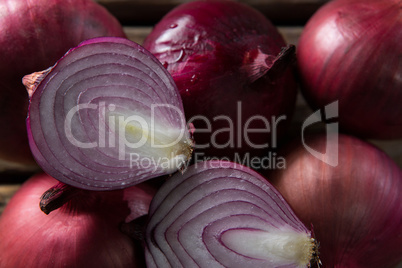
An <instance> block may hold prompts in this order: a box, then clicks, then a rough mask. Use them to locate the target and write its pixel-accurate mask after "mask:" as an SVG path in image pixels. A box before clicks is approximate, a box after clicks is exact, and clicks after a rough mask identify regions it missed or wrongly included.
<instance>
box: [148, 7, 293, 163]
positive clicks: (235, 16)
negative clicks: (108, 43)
mask: <svg viewBox="0 0 402 268" xmlns="http://www.w3.org/2000/svg"><path fill="white" fill-rule="evenodd" d="M143 45H144V47H145V48H146V49H148V50H149V51H150V52H151V53H153V54H154V55H155V56H156V57H157V58H158V59H159V60H160V61H161V62H162V63H163V64H165V66H167V70H168V71H169V72H170V73H171V74H172V76H173V79H174V80H175V82H176V84H177V86H178V88H179V91H180V94H181V96H182V99H183V105H184V111H185V113H186V116H187V118H188V119H191V118H192V117H193V116H205V117H206V118H207V119H208V121H209V122H210V123H211V131H209V132H207V133H205V132H201V131H197V129H207V125H206V124H205V123H204V122H203V121H202V120H195V121H194V122H193V123H194V126H195V129H196V131H195V133H194V139H195V141H196V149H197V150H198V151H196V152H200V153H201V152H202V153H203V154H204V155H205V156H209V157H229V158H230V160H232V161H234V157H235V156H236V154H237V155H240V156H241V157H242V156H243V155H244V154H245V153H249V154H251V155H252V156H254V155H261V154H262V153H265V152H266V149H267V148H266V147H271V148H272V147H273V146H275V144H272V143H271V134H272V132H274V130H272V129H271V132H270V133H267V132H265V133H250V134H249V136H250V139H249V140H250V141H251V142H252V143H254V144H258V145H262V144H266V143H268V146H265V148H263V149H260V148H255V146H253V145H252V144H247V143H246V140H247V138H245V136H244V135H243V127H244V124H245V121H246V120H248V119H249V118H250V117H252V116H255V115H261V116H263V117H265V118H266V119H267V120H268V121H269V123H272V119H271V116H275V117H276V118H277V117H279V116H281V115H286V116H287V118H286V120H285V121H281V122H280V123H279V124H278V130H277V131H275V132H276V133H275V134H276V137H277V138H279V137H281V134H282V133H283V132H284V127H285V125H286V123H287V122H288V121H289V117H290V115H291V114H292V111H293V108H294V104H295V97H296V83H295V79H294V77H293V73H292V70H291V69H292V68H291V66H292V64H291V62H292V59H291V57H289V58H287V59H286V60H283V61H282V62H281V63H280V65H281V67H280V68H278V69H280V70H279V71H278V70H276V71H275V70H273V69H276V68H277V67H275V68H274V67H273V66H274V63H273V61H275V60H274V59H277V58H276V57H277V56H278V54H279V53H280V52H281V48H282V47H285V46H286V44H285V42H284V40H283V38H282V37H281V35H280V34H279V33H278V31H277V29H276V28H275V27H274V26H273V25H272V24H271V22H270V21H268V20H267V19H266V18H265V17H264V16H263V15H262V14H261V13H259V12H258V11H256V10H254V9H252V8H251V7H249V6H246V5H244V4H242V3H238V2H235V1H225V0H210V1H192V2H189V3H185V4H182V5H180V6H178V7H176V8H175V9H173V10H172V11H171V12H169V13H168V14H167V15H166V16H165V17H164V18H163V19H162V20H161V21H160V22H159V23H158V24H157V25H156V26H155V28H154V29H153V31H152V32H151V33H150V34H149V35H148V36H147V38H146V39H145V41H144V44H143ZM278 58H280V57H278ZM279 62H280V61H279ZM277 65H279V64H277ZM239 101H241V111H240V109H239V108H238V102H239ZM239 113H240V116H239ZM216 116H220V119H219V118H218V119H216V120H214V118H215V117H216ZM226 116H227V117H228V118H230V119H231V120H232V121H233V131H231V133H230V134H232V135H233V136H230V134H229V131H227V129H228V128H229V127H230V125H229V123H228V122H227V120H225V119H223V118H222V117H226ZM240 117H241V119H240ZM239 119H240V120H242V122H238V120H239ZM271 127H272V126H271ZM249 128H258V129H263V128H265V125H264V124H263V123H262V121H261V120H254V121H252V123H251V124H250V126H249ZM219 130H221V132H220V133H219V134H218V132H219ZM225 130H226V131H225ZM212 133H214V134H213V135H216V136H214V140H216V143H217V144H218V145H222V146H223V148H218V146H216V145H215V144H213V143H214V142H213V141H211V134H212ZM204 145H209V147H208V148H201V146H204ZM225 145H226V146H225ZM197 146H198V147H197Z"/></svg>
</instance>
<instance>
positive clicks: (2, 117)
mask: <svg viewBox="0 0 402 268" xmlns="http://www.w3.org/2000/svg"><path fill="white" fill-rule="evenodd" d="M0 10H1V11H2V12H1V15H0V25H1V34H0V88H1V90H0V103H1V105H0V129H2V131H1V132H0V159H1V160H4V161H6V162H10V165H11V164H12V163H16V164H21V165H34V164H35V161H34V159H33V157H32V155H31V152H30V149H29V146H28V138H27V135H26V126H25V118H26V115H27V109H28V95H27V93H26V91H25V89H24V86H23V85H22V84H21V79H22V77H23V76H24V75H26V74H29V73H32V72H35V71H38V70H43V69H46V68H48V67H49V66H51V65H53V64H54V63H55V62H56V61H57V60H58V59H59V58H60V57H61V56H63V54H64V53H65V52H66V51H67V50H68V49H70V48H72V47H75V46H77V45H78V44H79V43H80V42H82V41H84V40H86V39H89V38H93V37H98V36H119V37H125V34H124V32H123V29H122V26H121V25H120V23H119V22H118V21H117V19H116V18H114V17H113V16H112V15H111V14H110V13H109V12H108V11H107V10H106V9H105V8H104V7H102V6H100V5H99V4H97V3H95V2H94V1H92V0H67V1H61V0H35V1H25V0H4V1H1V2H0Z"/></svg>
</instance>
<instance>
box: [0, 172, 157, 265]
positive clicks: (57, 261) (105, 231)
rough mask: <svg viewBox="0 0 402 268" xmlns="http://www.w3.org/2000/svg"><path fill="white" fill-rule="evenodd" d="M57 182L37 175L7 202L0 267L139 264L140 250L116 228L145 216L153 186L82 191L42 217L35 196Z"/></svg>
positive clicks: (0, 222) (0, 220) (1, 221)
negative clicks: (104, 190) (105, 190)
mask: <svg viewBox="0 0 402 268" xmlns="http://www.w3.org/2000/svg"><path fill="white" fill-rule="evenodd" d="M56 183H57V181H56V180H55V179H53V178H51V177H50V176H48V175H46V174H39V175H35V176H34V177H32V178H31V179H29V180H28V181H27V182H25V183H24V184H23V186H22V187H21V188H20V190H19V191H18V192H17V193H16V194H15V195H14V196H13V198H12V199H11V200H10V202H9V204H8V205H7V207H6V209H5V210H4V212H3V214H2V216H1V218H0V252H1V254H0V267H16V268H17V267H142V265H141V263H140V261H143V256H142V253H141V251H136V250H138V249H136V247H137V245H136V244H135V243H134V242H133V241H132V239H130V238H129V237H128V236H126V235H125V234H123V233H122V232H120V230H119V226H120V224H121V223H124V222H126V221H131V220H132V219H133V218H136V217H139V216H142V215H145V214H147V212H148V207H149V204H150V202H151V199H152V196H153V193H154V190H152V189H150V188H149V187H145V186H143V185H141V186H140V185H139V186H134V187H131V188H127V189H125V190H124V191H123V190H121V191H110V192H102V193H101V192H86V191H83V190H80V191H81V192H80V193H79V194H78V195H79V196H78V195H77V196H76V197H78V198H76V199H72V200H71V201H70V202H69V203H67V204H65V205H64V206H62V207H61V208H60V209H58V210H55V211H53V212H51V213H50V214H49V215H45V214H44V213H43V212H42V211H40V209H39V206H38V202H39V199H40V197H41V195H42V194H43V192H45V191H46V190H47V189H48V188H50V187H52V186H53V185H54V184H56ZM129 208H130V209H131V212H130V209H129Z"/></svg>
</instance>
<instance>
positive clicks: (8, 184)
mask: <svg viewBox="0 0 402 268" xmlns="http://www.w3.org/2000/svg"><path fill="white" fill-rule="evenodd" d="M151 29H152V27H150V26H145V27H144V26H141V27H125V32H126V34H127V36H128V38H129V39H131V40H133V41H135V42H137V43H140V44H141V43H142V42H143V40H144V38H145V37H146V36H147V35H148V33H149V32H150V31H151ZM278 29H279V31H280V32H281V33H282V35H283V36H284V38H285V40H286V41H287V42H288V43H291V44H295V45H297V41H298V38H299V36H300V34H301V31H302V29H303V28H302V27H301V26H298V27H290V26H286V27H278ZM312 112H313V111H312V110H311V109H310V108H309V107H308V106H307V105H306V103H305V101H304V99H303V98H302V96H301V95H300V94H299V96H298V99H297V102H296V111H295V114H294V118H293V123H292V126H291V130H292V131H295V132H299V131H300V129H301V128H300V127H301V124H302V123H303V121H304V120H305V118H307V116H309V115H310V114H312ZM370 142H372V143H374V144H375V145H377V146H378V147H380V148H381V149H382V150H384V151H385V152H386V153H387V154H388V155H390V156H391V157H392V158H393V159H394V160H395V162H396V163H397V164H398V165H399V167H401V168H402V140H392V141H374V140H371V141H370ZM31 174H32V173H30V172H27V171H25V172H23V173H15V172H12V171H8V172H3V173H0V214H1V213H2V211H3V209H4V207H5V206H6V204H7V202H8V201H9V200H10V198H11V197H12V195H13V194H14V193H15V192H16V191H17V190H18V188H19V187H20V185H21V183H22V182H23V181H24V180H25V179H27V178H28V177H29V176H30V175H31Z"/></svg>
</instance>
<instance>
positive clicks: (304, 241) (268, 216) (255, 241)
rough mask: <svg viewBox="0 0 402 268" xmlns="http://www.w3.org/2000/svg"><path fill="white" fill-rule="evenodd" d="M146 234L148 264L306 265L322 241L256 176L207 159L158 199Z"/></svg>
mask: <svg viewBox="0 0 402 268" xmlns="http://www.w3.org/2000/svg"><path fill="white" fill-rule="evenodd" d="M149 216H150V219H149V223H148V225H147V229H146V261H147V265H148V267H306V266H308V265H310V262H311V261H314V260H317V261H319V260H318V256H317V243H316V241H315V239H314V238H312V236H311V232H310V231H309V230H308V229H307V228H306V227H305V226H304V225H303V223H302V222H301V221H300V220H299V219H298V218H297V217H296V216H295V214H294V213H293V211H292V210H291V209H290V207H289V206H288V204H287V203H286V202H285V201H284V199H283V198H282V196H281V195H280V194H279V193H278V192H277V191H276V190H275V188H274V187H273V186H272V185H271V184H269V183H268V182H267V180H266V179H265V178H263V177H262V176H261V175H259V174H258V173H256V172H255V171H253V170H251V169H249V168H247V167H244V166H241V165H239V164H235V163H232V162H226V161H207V162H201V163H200V162H199V163H197V164H195V165H193V166H191V167H189V168H188V170H187V171H186V172H185V173H184V174H179V173H178V174H176V175H175V176H173V177H172V178H171V179H169V180H168V181H167V182H166V183H165V184H164V185H163V186H162V187H161V188H160V189H159V191H158V192H157V194H156V195H155V196H154V198H153V200H152V203H151V206H150V210H149Z"/></svg>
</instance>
